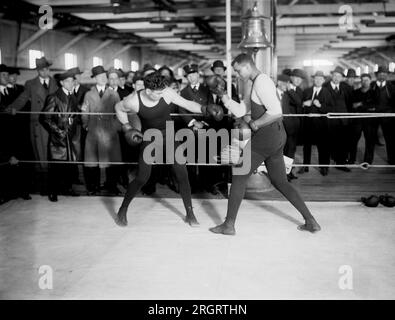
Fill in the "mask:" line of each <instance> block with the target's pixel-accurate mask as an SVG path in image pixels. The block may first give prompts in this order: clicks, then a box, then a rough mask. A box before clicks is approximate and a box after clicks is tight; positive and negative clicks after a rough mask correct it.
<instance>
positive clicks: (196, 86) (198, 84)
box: [191, 82, 200, 90]
mask: <svg viewBox="0 0 395 320" xmlns="http://www.w3.org/2000/svg"><path fill="white" fill-rule="evenodd" d="M191 88H192V89H194V88H196V90H199V88H200V82H198V83H197V84H195V85H194V86H193V85H192V84H191Z"/></svg>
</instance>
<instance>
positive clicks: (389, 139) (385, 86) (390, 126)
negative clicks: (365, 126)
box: [372, 66, 395, 165]
mask: <svg viewBox="0 0 395 320" xmlns="http://www.w3.org/2000/svg"><path fill="white" fill-rule="evenodd" d="M388 73H389V71H388V68H387V67H385V66H379V68H378V70H377V72H375V75H376V79H377V80H376V81H375V82H373V83H372V92H373V99H374V104H375V108H376V112H379V113H390V112H395V86H394V85H392V84H391V82H389V81H388ZM394 119H395V118H389V117H382V118H377V123H376V127H377V129H376V132H377V130H378V126H381V129H382V131H383V135H384V140H385V147H386V150H387V161H388V163H389V164H392V165H394V164H395V120H394Z"/></svg>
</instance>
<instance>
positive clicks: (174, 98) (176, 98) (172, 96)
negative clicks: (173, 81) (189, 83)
mask: <svg viewBox="0 0 395 320" xmlns="http://www.w3.org/2000/svg"><path fill="white" fill-rule="evenodd" d="M163 98H164V99H165V100H166V102H167V103H174V104H176V105H178V106H179V107H181V108H184V109H186V110H188V111H189V112H192V113H202V106H201V105H200V104H199V103H197V102H195V101H192V100H187V99H185V98H183V97H181V96H180V95H179V94H178V93H177V92H175V91H174V90H173V89H171V88H166V90H165V92H164V94H163Z"/></svg>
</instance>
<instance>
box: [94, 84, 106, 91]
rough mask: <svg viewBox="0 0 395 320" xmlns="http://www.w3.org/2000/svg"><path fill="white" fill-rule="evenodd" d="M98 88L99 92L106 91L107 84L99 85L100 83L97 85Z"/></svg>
mask: <svg viewBox="0 0 395 320" xmlns="http://www.w3.org/2000/svg"><path fill="white" fill-rule="evenodd" d="M96 89H97V91H98V92H100V91H103V92H104V91H106V86H99V85H98V84H97V85H96Z"/></svg>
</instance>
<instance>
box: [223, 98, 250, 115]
mask: <svg viewBox="0 0 395 320" xmlns="http://www.w3.org/2000/svg"><path fill="white" fill-rule="evenodd" d="M222 102H223V103H224V106H225V108H227V109H228V110H229V111H230V112H231V113H233V114H234V115H235V116H236V118H240V117H243V116H245V115H246V113H247V106H246V104H245V103H244V101H243V100H242V101H241V102H240V103H238V102H236V101H234V100H233V99H231V98H229V97H228V96H227V95H226V94H225V95H223V96H222Z"/></svg>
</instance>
